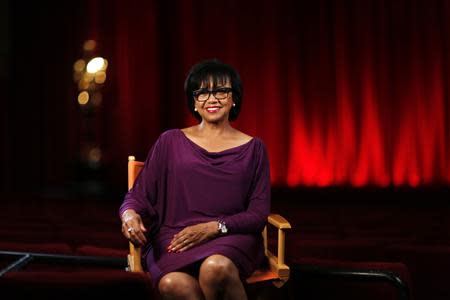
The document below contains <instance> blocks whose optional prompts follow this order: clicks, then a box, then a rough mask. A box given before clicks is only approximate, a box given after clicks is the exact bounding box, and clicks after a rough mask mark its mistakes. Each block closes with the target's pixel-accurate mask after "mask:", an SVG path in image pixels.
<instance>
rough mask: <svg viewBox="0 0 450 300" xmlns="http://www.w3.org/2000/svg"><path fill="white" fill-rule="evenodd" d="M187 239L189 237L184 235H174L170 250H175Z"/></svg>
mask: <svg viewBox="0 0 450 300" xmlns="http://www.w3.org/2000/svg"><path fill="white" fill-rule="evenodd" d="M186 239H187V236H186V235H184V234H178V235H174V236H173V238H172V241H171V242H170V244H169V247H168V248H174V247H176V246H178V245H179V244H182V243H183V242H184V240H186Z"/></svg>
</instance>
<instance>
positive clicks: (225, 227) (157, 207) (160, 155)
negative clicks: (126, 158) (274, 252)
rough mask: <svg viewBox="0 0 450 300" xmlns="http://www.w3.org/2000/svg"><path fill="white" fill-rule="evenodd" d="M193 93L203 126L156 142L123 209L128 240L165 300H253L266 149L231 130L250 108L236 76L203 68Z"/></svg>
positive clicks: (189, 85)
mask: <svg viewBox="0 0 450 300" xmlns="http://www.w3.org/2000/svg"><path fill="white" fill-rule="evenodd" d="M185 91H186V96H187V100H188V101H187V104H188V107H189V110H190V111H191V112H192V114H193V115H194V116H195V117H196V118H197V119H198V120H199V122H200V123H199V124H198V125H195V126H192V127H188V128H184V129H174V130H168V131H166V132H164V133H163V134H162V135H161V136H160V137H159V138H158V140H157V141H156V143H155V144H154V145H153V147H152V149H151V150H150V152H149V154H148V157H147V160H146V162H145V166H144V168H143V170H142V171H141V173H140V174H139V176H138V178H137V179H136V182H135V184H134V187H133V188H132V189H131V190H130V191H129V192H128V193H127V195H126V196H125V199H124V202H123V204H122V206H121V208H120V216H121V219H122V232H123V234H124V235H125V237H126V238H128V239H129V240H131V241H132V242H133V243H135V244H137V245H143V246H144V249H143V250H144V251H143V252H144V254H143V258H144V262H145V263H146V266H147V268H148V270H149V272H150V274H151V276H152V280H153V283H154V284H155V285H157V286H158V290H159V292H160V294H161V296H162V297H163V298H164V299H246V295H245V289H244V286H243V283H242V280H243V279H245V278H246V277H248V276H250V275H251V273H252V272H253V271H254V270H255V268H256V267H257V266H258V265H260V264H261V263H262V262H263V260H264V249H263V244H262V238H261V231H262V229H263V228H264V225H265V223H266V220H267V216H268V214H269V211H270V179H269V177H270V176H269V163H268V159H267V153H266V149H265V146H264V144H263V142H262V141H261V140H260V139H258V138H256V137H251V136H248V135H246V134H244V133H242V132H241V131H239V130H237V129H235V128H233V127H232V126H231V125H230V121H233V120H235V119H236V118H237V117H238V115H239V111H240V108H241V103H242V85H241V81H240V78H239V75H238V74H237V72H236V71H235V70H234V69H233V68H232V67H230V66H229V65H226V64H224V63H222V62H220V61H217V60H208V61H204V62H201V63H199V64H197V65H195V66H194V67H193V68H192V69H191V71H190V73H189V75H188V77H187V79H186V81H185Z"/></svg>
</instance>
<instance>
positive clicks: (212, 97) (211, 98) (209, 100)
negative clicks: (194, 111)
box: [206, 93, 219, 103]
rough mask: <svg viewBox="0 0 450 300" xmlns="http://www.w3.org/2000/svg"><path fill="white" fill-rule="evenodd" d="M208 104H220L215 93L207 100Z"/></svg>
mask: <svg viewBox="0 0 450 300" xmlns="http://www.w3.org/2000/svg"><path fill="white" fill-rule="evenodd" d="M206 102H213V103H215V102H219V100H217V99H216V96H214V94H213V93H210V94H209V97H208V99H207V100H206Z"/></svg>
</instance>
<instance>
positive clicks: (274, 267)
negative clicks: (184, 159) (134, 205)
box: [127, 156, 291, 287]
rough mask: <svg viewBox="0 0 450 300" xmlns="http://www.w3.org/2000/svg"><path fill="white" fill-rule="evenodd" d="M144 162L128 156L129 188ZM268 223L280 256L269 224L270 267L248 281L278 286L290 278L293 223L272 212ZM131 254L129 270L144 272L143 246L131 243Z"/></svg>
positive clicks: (267, 251)
mask: <svg viewBox="0 0 450 300" xmlns="http://www.w3.org/2000/svg"><path fill="white" fill-rule="evenodd" d="M143 167H144V163H143V162H140V161H136V160H135V157H134V156H129V157H128V189H131V188H132V187H133V184H134V181H135V179H136V177H137V176H138V174H139V172H140V171H141V169H142V168H143ZM267 221H268V224H270V225H273V226H275V228H277V229H278V252H277V253H278V256H275V255H274V254H273V253H272V252H270V251H269V249H268V244H267V226H265V227H264V230H263V232H262V235H263V239H264V249H265V254H266V256H267V258H268V261H269V268H267V269H258V270H256V271H255V272H254V273H253V274H252V275H251V276H250V277H249V278H247V283H249V284H251V283H255V282H261V281H271V282H272V283H273V284H274V285H275V286H276V287H281V286H283V284H284V283H286V281H287V280H288V279H289V267H288V266H287V265H286V264H285V263H284V250H285V247H284V245H285V230H287V229H290V228H291V225H290V224H289V222H288V221H286V220H285V219H284V218H283V217H282V216H280V215H277V214H270V215H269V217H268V219H267ZM129 246H130V254H129V255H128V268H127V269H128V270H129V271H131V272H143V269H142V265H141V248H140V247H136V246H135V245H134V244H133V243H131V242H130V243H129Z"/></svg>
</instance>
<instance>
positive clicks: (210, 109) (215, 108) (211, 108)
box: [206, 107, 219, 111]
mask: <svg viewBox="0 0 450 300" xmlns="http://www.w3.org/2000/svg"><path fill="white" fill-rule="evenodd" d="M206 110H207V111H218V110H219V108H218V107H210V108H207V109H206Z"/></svg>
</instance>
